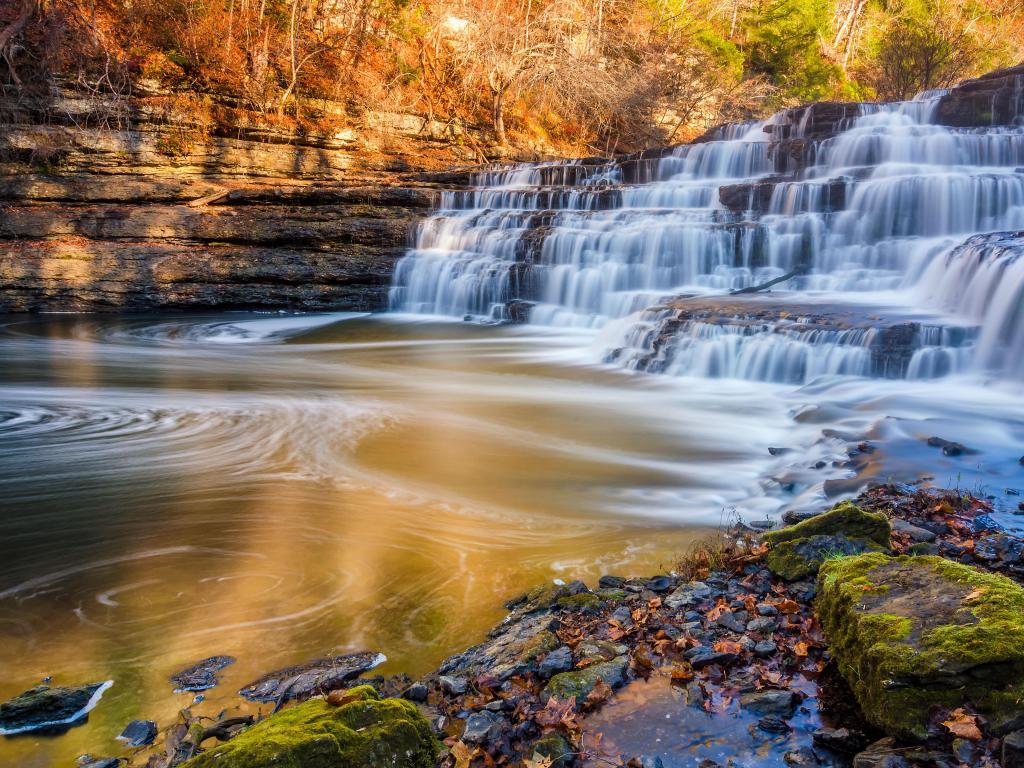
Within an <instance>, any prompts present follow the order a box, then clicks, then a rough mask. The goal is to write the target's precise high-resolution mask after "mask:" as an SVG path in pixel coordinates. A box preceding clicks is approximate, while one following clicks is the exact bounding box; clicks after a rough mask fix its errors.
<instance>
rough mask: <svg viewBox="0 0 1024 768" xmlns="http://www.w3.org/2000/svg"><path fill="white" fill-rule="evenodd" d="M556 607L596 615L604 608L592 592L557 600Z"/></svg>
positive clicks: (599, 599) (602, 603)
mask: <svg viewBox="0 0 1024 768" xmlns="http://www.w3.org/2000/svg"><path fill="white" fill-rule="evenodd" d="M556 605H557V606H558V607H559V608H567V609H569V610H570V611H580V612H581V613H596V612H597V611H599V610H601V608H603V607H604V601H603V600H602V599H601V598H600V597H598V596H597V595H595V594H594V593H593V592H580V593H579V594H578V595H568V596H566V597H560V598H558V602H557V603H556Z"/></svg>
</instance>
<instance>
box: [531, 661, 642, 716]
mask: <svg viewBox="0 0 1024 768" xmlns="http://www.w3.org/2000/svg"><path fill="white" fill-rule="evenodd" d="M628 666H629V659H627V658H626V657H625V656H617V657H616V658H614V659H612V660H611V661H605V662H602V663H600V664H593V665H591V666H589V667H584V668H583V669H574V670H572V671H570V672H562V673H560V674H557V675H555V676H554V677H552V678H551V680H549V681H548V684H547V686H545V688H544V690H543V691H541V700H543V701H547V700H548V699H549V698H555V699H559V700H562V701H567V700H569V699H572V700H574V701H575V702H576V706H583V704H584V702H585V701H586V700H587V696H588V695H589V694H590V692H591V691H592V690H594V688H596V687H597V684H598V682H604V683H605V685H608V686H610V687H612V688H618V687H619V686H620V685H622V684H623V683H624V682H625V680H626V668H627V667H628Z"/></svg>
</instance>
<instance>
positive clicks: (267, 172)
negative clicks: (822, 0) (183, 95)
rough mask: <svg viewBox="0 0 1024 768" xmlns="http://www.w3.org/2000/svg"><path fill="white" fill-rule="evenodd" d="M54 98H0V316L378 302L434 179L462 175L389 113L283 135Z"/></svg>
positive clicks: (409, 122) (449, 158) (447, 149)
mask: <svg viewBox="0 0 1024 768" xmlns="http://www.w3.org/2000/svg"><path fill="white" fill-rule="evenodd" d="M59 107H60V108H59V109H58V110H57V114H59V115H60V116H61V118H62V119H60V120H58V121H57V123H56V124H53V123H51V124H42V122H41V120H40V119H39V117H38V115H34V114H32V113H31V111H29V112H28V113H26V112H25V111H24V110H22V111H20V112H19V111H14V110H7V111H6V112H4V111H3V110H0V113H3V114H0V122H2V123H6V124H2V125H0V128H2V130H0V312H22V311H47V310H58V309H59V310H64V311H68V310H79V311H98V310H147V309H157V308H190V307H191V308H199V307H203V308H211V307H216V308H243V307H247V308H275V309H277V308H282V309H347V310H374V309H381V308H383V307H384V306H385V305H386V297H387V287H388V285H389V283H390V279H391V273H392V270H393V267H394V264H395V262H396V260H397V259H398V258H400V257H401V255H402V254H403V253H404V250H405V248H406V246H407V244H408V241H409V237H410V233H411V230H412V229H413V227H414V225H415V222H416V221H417V219H418V218H419V217H420V216H422V215H423V214H424V213H425V212H426V211H427V210H428V209H429V208H430V206H431V205H432V204H433V203H434V199H435V197H434V196H435V195H436V186H437V184H438V182H439V181H440V182H445V183H446V184H447V185H451V184H452V183H454V184H456V185H457V184H458V183H459V182H460V181H464V180H465V174H461V175H460V174H459V173H454V174H452V173H437V172H436V171H437V169H439V168H442V167H449V166H452V165H457V164H459V163H465V162H467V161H471V160H472V154H471V153H468V152H465V153H463V154H460V150H459V147H458V146H457V145H454V144H453V143H452V142H451V141H450V140H447V139H446V140H438V139H436V138H431V136H430V132H429V131H427V132H426V133H424V132H422V131H420V128H421V127H422V126H421V123H420V121H418V120H415V119H410V118H403V117H402V116H390V119H380V120H378V121H377V125H376V127H375V128H374V129H373V130H372V131H361V132H359V133H356V132H351V131H345V132H339V133H337V134H334V135H311V134H306V135H298V134H294V133H288V132H283V131H273V130H264V129H254V128H243V127H239V128H237V129H230V130H225V129H219V130H217V131H210V130H198V129H197V128H196V126H195V125H192V124H190V123H189V120H188V116H187V115H181V114H179V115H176V116H174V117H173V118H168V115H167V113H166V112H157V111H154V110H152V109H147V108H143V107H136V108H133V109H132V111H131V113H130V114H129V119H128V120H127V121H125V120H123V119H119V120H118V122H119V123H120V125H119V126H118V127H114V128H111V127H105V126H102V125H101V126H100V127H96V126H95V123H96V122H97V121H96V120H94V119H90V117H91V113H90V111H89V110H91V109H93V108H94V107H95V104H90V103H89V102H88V101H87V100H78V99H74V98H67V99H65V101H64V102H63V103H62V104H60V105H59ZM12 114H14V115H16V117H14V118H13V119H12V118H11V117H10V116H11V115H12ZM26 114H27V117H26ZM387 117H388V116H385V118H387ZM83 126H85V127H83ZM228 134H230V135H228Z"/></svg>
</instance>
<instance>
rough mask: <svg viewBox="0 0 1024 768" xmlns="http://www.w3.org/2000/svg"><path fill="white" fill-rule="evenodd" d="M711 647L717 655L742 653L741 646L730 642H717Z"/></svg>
mask: <svg viewBox="0 0 1024 768" xmlns="http://www.w3.org/2000/svg"><path fill="white" fill-rule="evenodd" d="M712 647H713V648H714V649H715V650H716V651H718V652H719V653H737V654H738V653H743V646H741V645H740V644H739V643H734V642H733V641H732V640H719V641H718V642H717V643H715V644H714V645H713V646H712Z"/></svg>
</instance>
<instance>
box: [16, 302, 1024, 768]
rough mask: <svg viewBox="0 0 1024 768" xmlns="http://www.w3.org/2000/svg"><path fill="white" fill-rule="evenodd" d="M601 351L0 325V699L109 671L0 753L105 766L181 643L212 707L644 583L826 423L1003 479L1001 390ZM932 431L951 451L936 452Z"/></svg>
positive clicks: (438, 335)
mask: <svg viewBox="0 0 1024 768" xmlns="http://www.w3.org/2000/svg"><path fill="white" fill-rule="evenodd" d="M601 348H602V341H601V339H600V338H599V337H598V336H597V335H596V334H595V333H594V332H591V331H578V330H565V329H562V330H554V329H546V330H545V329H542V328H537V327H515V326H504V327H488V326H480V325H475V324H469V323H461V322H451V321H442V320H435V319H430V318H412V317H409V316H402V315H379V316H362V315H344V314H334V315H305V316H303V315H253V314H220V315H213V316H188V315H168V316H156V315H150V316H141V317H131V316H127V317H102V316H62V315H50V316H38V317H31V318H30V317H9V318H5V319H0V356H2V361H3V363H2V365H0V699H6V698H8V697H10V696H13V695H15V694H17V693H19V692H20V691H22V690H25V689H27V688H29V687H31V686H33V685H35V684H38V682H39V681H41V680H43V679H45V678H52V679H53V681H54V684H78V683H85V682H92V681H101V680H113V681H114V684H113V686H112V687H111V688H110V690H109V691H108V692H107V693H106V694H105V696H104V698H103V700H102V702H101V703H100V705H99V706H98V707H97V708H96V709H95V710H94V711H93V712H92V713H91V715H90V718H89V722H88V723H87V724H86V725H84V726H81V727H78V728H74V729H72V730H71V731H70V732H68V733H66V734H64V735H61V736H59V737H55V738H50V737H45V736H35V735H29V736H21V737H13V738H4V739H3V740H0V765H3V766H15V765H17V766H24V767H30V768H34V767H35V766H40V767H41V766H50V765H72V764H73V761H74V759H75V758H76V757H77V756H78V755H80V754H83V753H93V754H111V753H113V754H118V753H119V750H121V749H122V748H121V747H119V746H118V744H117V742H115V741H114V738H115V737H116V736H117V734H118V733H120V731H121V729H122V728H123V726H124V725H125V724H126V723H127V722H128V721H129V720H131V719H134V718H152V719H155V720H157V722H158V723H160V724H161V726H164V725H167V724H169V723H171V722H173V720H174V718H175V716H176V712H177V710H178V709H179V708H180V707H183V706H185V705H187V704H189V702H191V700H192V695H191V694H178V695H175V694H173V693H172V688H173V686H172V685H171V684H170V683H169V682H168V676H169V675H170V674H171V673H173V672H175V671H176V670H178V669H180V668H182V667H184V666H187V665H189V664H191V663H193V662H195V661H197V660H199V659H202V658H204V657H206V656H210V655H215V654H228V655H232V656H235V657H237V659H238V662H237V663H236V664H235V665H233V666H231V667H229V668H228V669H227V670H225V672H224V683H223V684H222V685H221V686H220V687H218V688H216V689H213V690H211V691H207V692H206V694H205V695H206V698H207V700H206V701H205V702H204V703H203V704H201V705H199V706H198V707H197V711H201V712H203V713H205V714H211V715H212V714H216V713H217V712H219V711H220V710H221V709H223V708H224V707H226V706H229V705H230V706H236V705H237V699H236V697H235V696H234V692H235V691H237V689H238V688H239V687H240V686H241V685H242V684H244V683H246V682H248V681H249V680H251V679H252V678H254V677H256V676H258V675H259V674H260V673H262V672H265V671H267V670H270V669H273V668H276V667H279V666H284V665H287V664H292V663H298V662H301V661H304V660H307V659H310V658H313V657H316V656H320V655H324V654H327V653H331V652H334V651H338V652H343V651H346V650H359V649H373V650H379V651H382V652H383V653H385V654H386V655H387V656H388V659H389V661H388V663H387V665H386V666H385V667H384V668H383V671H385V672H397V671H407V672H410V673H413V674H416V673H422V672H425V671H427V670H429V669H430V668H432V667H433V666H434V665H436V663H437V662H438V661H439V660H440V659H441V658H443V657H444V656H445V655H447V654H450V653H453V652H457V651H459V650H461V649H462V648H464V647H465V646H467V645H468V644H470V643H472V642H474V641H477V640H479V639H480V638H482V636H483V634H484V633H485V631H486V629H487V628H488V627H489V626H491V625H492V624H493V623H495V622H496V621H497V620H499V619H500V617H501V616H502V613H503V611H502V608H501V604H502V602H503V600H504V599H507V598H508V597H510V596H512V595H514V594H516V593H518V592H520V591H522V590H524V589H526V588H528V587H529V586H531V585H533V584H536V583H537V582H538V581H541V580H543V579H550V578H565V579H570V578H583V579H587V580H590V581H591V582H593V581H594V580H595V579H596V578H597V576H598V575H600V574H601V573H605V572H620V573H652V572H655V571H657V570H658V569H659V568H662V567H666V566H670V565H671V563H672V561H673V558H674V557H675V556H676V555H677V554H678V553H680V552H681V551H682V550H684V549H685V548H686V547H687V545H688V544H689V543H690V542H692V541H693V540H694V539H695V538H697V537H700V536H704V535H706V533H707V531H708V530H709V528H711V527H714V526H717V525H719V524H720V523H721V522H722V520H723V519H725V518H727V517H729V516H731V515H732V514H734V510H736V511H738V513H739V514H742V515H743V516H745V517H746V518H747V519H759V518H760V519H763V518H765V517H766V516H772V515H775V514H776V513H778V512H779V511H780V510H781V509H782V508H784V507H785V506H793V505H799V504H800V503H801V501H803V503H820V502H821V500H822V498H823V496H822V480H823V479H824V478H826V477H842V476H844V475H849V474H850V473H851V470H849V469H848V468H843V467H841V466H840V467H839V468H836V467H833V466H832V462H837V463H839V464H840V465H841V464H842V460H843V459H844V458H845V455H846V454H845V450H846V445H847V444H846V443H845V442H844V439H843V438H841V437H836V436H834V433H832V432H829V433H828V434H829V435H833V436H831V437H829V436H824V435H823V429H826V428H829V429H831V428H835V429H837V430H840V431H842V430H846V431H848V432H851V433H855V434H858V435H869V436H871V435H874V436H878V437H884V438H885V444H886V445H887V446H888V448H887V449H886V450H885V451H882V452H880V453H879V454H878V455H877V456H876V457H875V458H873V461H872V464H871V465H870V466H869V467H866V468H864V469H863V470H862V471H863V472H864V473H866V474H872V473H873V474H874V475H876V476H881V475H884V474H885V473H887V472H892V473H894V474H896V473H898V474H899V475H900V476H901V477H906V476H907V475H908V474H910V473H913V472H916V471H921V470H923V469H925V468H927V469H928V470H930V472H931V474H933V475H935V474H936V473H939V474H943V475H945V476H943V477H938V478H937V481H941V482H947V481H951V480H954V481H956V480H958V481H959V482H961V483H963V484H965V485H966V484H974V485H977V484H978V483H982V482H987V483H990V484H991V485H992V487H994V488H999V489H1002V488H1003V487H1004V486H1011V485H1013V484H1018V485H1022V486H1024V477H1022V469H1021V467H1020V466H1019V465H1018V464H1017V460H1016V456H1015V455H1014V453H1013V452H1014V451H1015V450H1016V449H1017V448H1018V447H1019V445H1020V444H1021V442H1022V437H1024V413H1022V409H1021V406H1020V404H1019V399H1018V398H1017V397H1016V392H1015V391H1014V390H1013V389H1007V390H1002V389H1000V388H999V387H998V386H982V385H984V384H986V382H983V381H982V382H978V381H971V380H964V381H957V380H953V381H951V380H950V379H948V378H947V379H944V380H942V382H941V384H940V383H937V382H928V381H926V382H908V381H892V382H880V381H877V380H870V379H868V380H863V379H861V380H858V379H850V380H847V381H845V382H844V381H842V380H839V381H836V380H832V381H830V383H829V385H828V386H827V387H815V386H814V385H809V386H806V387H802V388H797V389H794V388H793V387H792V386H789V385H776V384H771V383H763V382H762V383H756V384H752V383H751V382H745V381H740V380H736V381H733V380H728V379H719V380H712V379H702V378H692V379H688V378H685V377H656V376H649V375H642V374H636V373H630V372H628V371H625V370H623V369H618V368H612V367H610V366H606V365H602V364H600V363H599V362H598V360H599V359H600V349H601ZM935 430H940V431H944V433H948V434H954V435H955V436H956V437H957V439H960V440H962V441H964V442H965V443H969V444H970V445H971V446H972V447H974V448H976V449H977V450H978V451H979V453H978V454H975V455H972V456H971V457H970V458H969V460H962V459H953V458H946V457H942V455H941V454H940V453H938V452H937V451H936V450H935V449H932V448H928V447H927V446H925V445H924V444H923V442H922V436H924V435H926V434H928V433H930V432H931V431H935ZM775 446H784V447H786V448H787V449H791V450H790V451H789V452H778V451H776V452H775V453H778V454H780V455H778V456H773V455H772V452H770V451H769V448H772V447H775ZM822 461H824V462H826V463H828V467H827V468H825V469H822V468H820V464H821V462H822ZM814 467H818V468H817V469H815V468H814ZM794 473H796V474H797V475H799V474H800V473H803V475H804V476H805V482H801V483H800V484H799V485H800V486H801V487H806V488H808V489H809V490H808V491H807V492H806V493H805V494H803V496H801V495H800V494H794V493H793V492H787V489H788V488H789V486H788V485H787V484H786V483H780V481H779V478H780V476H781V475H782V474H786V475H787V476H793V474H794ZM998 496H999V503H1000V505H1001V508H1002V509H1004V510H1005V511H1006V514H1005V519H1006V520H1008V521H1010V522H1012V520H1013V519H1014V518H1013V517H1012V515H1010V514H1009V511H1010V510H1011V508H1012V506H1015V504H1016V502H1015V501H1014V500H1013V498H1012V497H1009V496H1005V495H1004V494H1002V493H1000V494H998Z"/></svg>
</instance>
